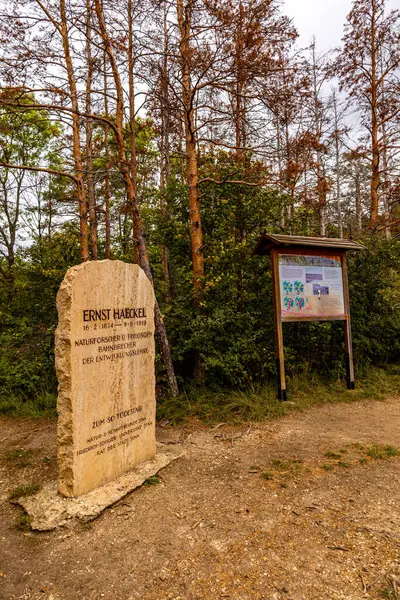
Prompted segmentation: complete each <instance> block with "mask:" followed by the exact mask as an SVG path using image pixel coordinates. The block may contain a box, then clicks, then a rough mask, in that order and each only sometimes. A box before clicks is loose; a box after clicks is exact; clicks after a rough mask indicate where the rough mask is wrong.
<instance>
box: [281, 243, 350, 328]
mask: <svg viewBox="0 0 400 600" xmlns="http://www.w3.org/2000/svg"><path fill="white" fill-rule="evenodd" d="M279 287H280V295H281V309H282V313H281V316H282V319H287V320H290V319H291V318H296V317H297V318H298V317H340V316H342V315H344V310H345V308H344V299H343V282H342V263H341V260H340V257H339V256H333V257H332V256H304V255H294V254H280V255H279Z"/></svg>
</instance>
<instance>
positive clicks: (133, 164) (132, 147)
mask: <svg viewBox="0 0 400 600" xmlns="http://www.w3.org/2000/svg"><path fill="white" fill-rule="evenodd" d="M134 62H135V61H134V56H133V9H132V0H128V96H129V153H130V161H129V162H130V171H131V181H132V188H133V192H132V193H133V195H134V197H135V201H136V203H137V157H136V131H135V82H134V77H133V67H134ZM138 227H139V223H138V222H137V219H136V216H135V214H134V213H133V214H132V235H133V262H134V263H136V264H139V247H138V243H139V233H138Z"/></svg>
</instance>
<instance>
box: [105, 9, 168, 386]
mask: <svg viewBox="0 0 400 600" xmlns="http://www.w3.org/2000/svg"><path fill="white" fill-rule="evenodd" d="M95 7H96V14H97V19H98V23H99V31H100V35H101V38H102V40H103V44H104V47H105V51H106V53H107V56H108V60H109V63H110V66H111V70H112V74H113V79H114V84H115V90H116V112H115V141H116V146H117V154H118V165H119V170H120V173H121V175H122V177H123V180H124V184H125V189H126V193H127V197H128V203H129V206H130V209H131V214H132V217H133V221H134V223H135V227H136V234H137V238H138V250H139V265H140V267H141V268H142V269H143V270H144V272H145V273H146V275H147V277H148V279H149V281H151V283H153V275H152V273H151V269H150V263H149V257H148V253H147V248H146V240H145V237H144V233H143V226H142V219H141V215H140V210H139V207H138V205H137V200H136V196H135V187H134V185H133V182H132V177H131V171H130V165H129V163H128V161H127V155H126V143H125V138H124V128H123V116H124V100H123V98H124V91H123V87H122V82H121V77H120V73H119V69H118V65H117V62H116V60H115V56H114V52H113V48H112V45H111V41H110V38H109V35H108V32H107V28H106V24H105V20H104V13H103V5H102V1H101V0H95ZM154 315H155V326H156V332H157V335H158V338H159V341H160V348H161V354H162V357H163V360H164V364H165V366H166V369H167V373H168V378H169V380H168V381H169V386H170V389H171V392H172V394H173V395H174V396H176V395H177V394H178V384H177V381H176V377H175V373H174V367H173V363H172V357H171V350H170V347H169V343H168V338H167V332H166V329H165V325H164V323H163V320H162V316H161V313H160V308H159V306H158V302H157V300H156V301H155V306H154Z"/></svg>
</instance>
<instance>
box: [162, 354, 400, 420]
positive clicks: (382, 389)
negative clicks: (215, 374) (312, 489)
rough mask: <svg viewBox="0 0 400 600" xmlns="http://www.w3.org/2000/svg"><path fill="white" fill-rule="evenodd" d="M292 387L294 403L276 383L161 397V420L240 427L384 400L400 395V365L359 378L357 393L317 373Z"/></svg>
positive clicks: (294, 381) (298, 379) (299, 379)
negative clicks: (191, 420) (280, 393)
mask: <svg viewBox="0 0 400 600" xmlns="http://www.w3.org/2000/svg"><path fill="white" fill-rule="evenodd" d="M288 384H289V394H288V397H289V400H290V402H280V401H279V400H278V399H277V397H276V395H277V391H276V385H275V383H273V384H272V383H271V384H270V385H267V386H264V387H259V388H252V389H249V390H246V391H229V392H226V391H224V392H222V391H221V392H212V391H210V390H207V389H203V390H198V389H195V388H190V389H188V390H186V391H185V393H183V394H180V395H179V396H178V397H176V398H172V397H164V398H161V399H160V400H159V402H158V405H157V418H158V419H159V420H168V421H169V422H170V423H171V424H177V423H182V422H183V421H185V419H187V418H191V417H196V418H199V419H200V420H201V421H202V422H203V423H206V424H215V423H220V422H225V423H231V424H239V423H243V422H249V421H263V420H265V419H276V418H280V417H283V416H284V415H286V414H288V413H290V412H293V411H302V410H306V409H308V408H310V407H312V406H316V405H319V404H327V403H337V402H354V401H357V400H384V399H385V398H387V397H390V396H396V395H400V366H391V367H388V368H386V369H383V368H374V369H371V370H370V371H369V372H368V373H367V374H366V375H365V376H364V377H363V378H362V379H357V381H356V390H347V389H346V387H345V383H344V382H343V381H335V382H332V381H330V382H325V381H323V380H321V379H320V378H319V377H318V375H316V374H314V375H310V374H308V375H307V377H306V376H303V377H299V376H296V377H293V378H292V379H291V380H290V381H288Z"/></svg>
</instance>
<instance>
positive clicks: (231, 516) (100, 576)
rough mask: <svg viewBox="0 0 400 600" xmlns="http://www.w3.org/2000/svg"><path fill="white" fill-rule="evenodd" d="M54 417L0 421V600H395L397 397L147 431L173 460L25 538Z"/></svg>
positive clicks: (49, 472) (52, 470) (399, 566)
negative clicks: (102, 504) (24, 489)
mask: <svg viewBox="0 0 400 600" xmlns="http://www.w3.org/2000/svg"><path fill="white" fill-rule="evenodd" d="M55 429H56V423H55V421H54V420H50V421H49V420H47V421H43V420H39V421H38V420H36V421H33V420H28V419H10V418H0V444H1V445H0V598H1V600H17V599H18V600H101V599H104V600H134V599H138V600H164V599H165V600H166V599H170V600H200V599H210V600H211V599H225V598H228V599H229V598H230V599H232V600H261V599H265V600H278V599H279V600H336V599H337V600H339V599H342V600H359V599H362V598H369V599H372V598H373V599H375V598H376V599H379V598H383V599H386V600H396V599H398V598H399V597H400V511H399V505H400V455H399V453H398V450H397V449H399V448H400V399H399V398H397V399H396V398H389V399H387V400H384V401H378V402H377V401H372V400H371V401H361V402H360V401H357V402H353V403H350V404H329V405H322V406H319V407H315V408H312V409H310V410H308V411H305V412H302V413H291V414H290V415H288V416H286V417H284V418H282V419H279V420H273V421H264V422H263V423H253V424H251V426H250V424H249V425H247V424H245V425H242V426H240V427H239V426H229V425H220V426H219V427H211V426H208V427H207V426H205V425H203V424H201V423H199V422H198V421H196V420H193V421H190V423H188V424H185V425H180V426H175V427H172V426H169V425H167V426H165V427H158V429H157V438H158V440H159V441H162V442H165V443H170V444H175V445H176V447H177V448H181V449H182V450H184V452H185V456H184V457H182V458H180V459H178V460H176V461H175V462H173V463H172V464H171V465H169V466H168V467H166V468H165V469H164V470H163V471H161V472H160V474H159V478H158V479H157V478H156V479H154V478H153V480H152V483H153V485H149V484H148V485H143V486H142V487H141V488H139V489H137V490H136V491H134V492H133V493H132V494H130V495H129V496H127V497H125V498H124V499H123V500H122V501H120V502H119V503H118V504H116V505H114V506H113V507H112V508H110V509H107V510H106V511H104V513H103V514H102V515H101V516H100V517H99V518H98V519H96V520H95V521H93V522H91V523H89V524H85V525H83V524H79V523H78V524H74V525H73V526H72V527H70V528H64V529H59V530H56V531H53V532H48V533H35V532H32V531H29V530H26V529H25V530H24V529H23V526H24V524H26V523H25V521H26V519H25V517H24V515H23V513H22V511H21V509H20V508H19V507H17V506H15V505H13V504H11V503H10V501H9V496H10V494H11V493H12V491H13V490H14V489H15V488H16V487H17V486H19V485H21V484H32V485H39V484H41V483H43V482H45V481H49V480H50V479H52V478H55V477H56V460H55V453H56V437H55Z"/></svg>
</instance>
